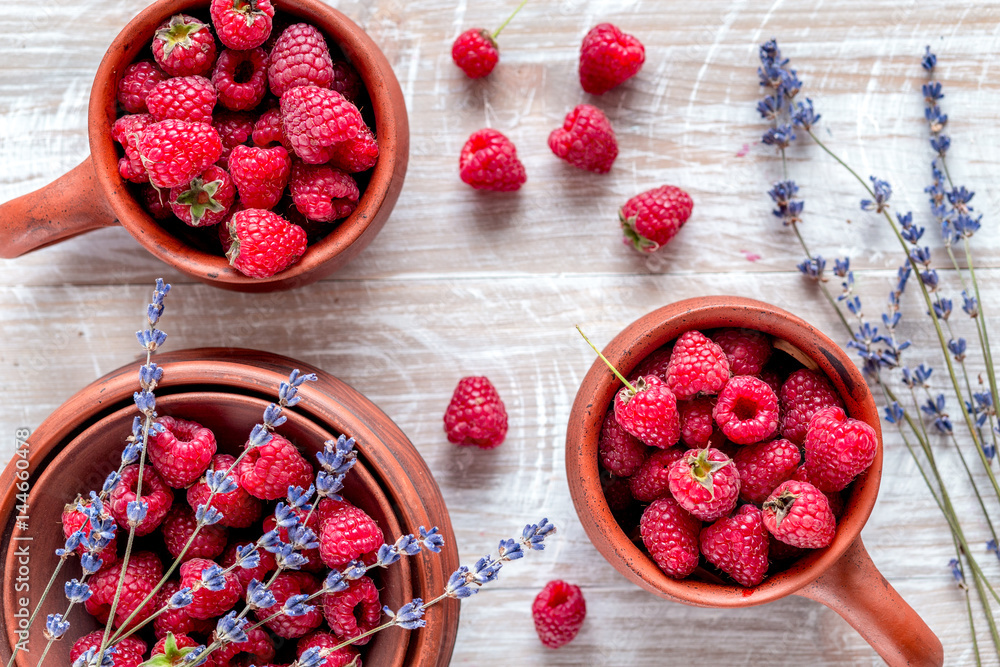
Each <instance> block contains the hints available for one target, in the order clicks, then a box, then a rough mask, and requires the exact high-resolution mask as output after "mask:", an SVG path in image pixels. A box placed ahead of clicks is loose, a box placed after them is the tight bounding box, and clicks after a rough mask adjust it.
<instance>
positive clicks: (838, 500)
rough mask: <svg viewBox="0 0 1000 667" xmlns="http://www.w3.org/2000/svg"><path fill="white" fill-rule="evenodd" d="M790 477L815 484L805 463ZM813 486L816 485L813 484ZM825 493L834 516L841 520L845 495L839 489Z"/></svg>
mask: <svg viewBox="0 0 1000 667" xmlns="http://www.w3.org/2000/svg"><path fill="white" fill-rule="evenodd" d="M789 479H794V480H796V481H798V482H809V483H810V484H813V481H812V480H811V479H809V470H808V469H807V468H806V465H805V464H804V463H803V464H802V465H800V466H799V467H798V468H796V469H795V472H793V473H792V476H791V477H789ZM813 486H816V485H815V484H813ZM823 495H824V496H826V500H827V502H829V503H830V511H831V512H833V517H834V518H835V519H837V520H838V521H839V520H840V517H842V516H844V498H843V496H841V495H840V492H838V491H831V492H829V493H827V492H826V491H824V492H823Z"/></svg>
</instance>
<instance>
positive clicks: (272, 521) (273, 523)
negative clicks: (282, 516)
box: [258, 509, 323, 581]
mask: <svg viewBox="0 0 1000 667" xmlns="http://www.w3.org/2000/svg"><path fill="white" fill-rule="evenodd" d="M291 512H292V514H294V515H295V516H296V517H298V519H299V522H300V523H301V522H304V521H305V519H306V514H307V512H306V511H304V510H301V509H293V510H291ZM308 525H309V529H310V530H312V531H313V532H314V533H316V534H317V535H319V532H320V528H321V526H322V523H321V521H320V514H319V512H318V511H313V512H312V513H311V514H309V524H308ZM263 528H264V532H265V533H266V532H268V531H271V530H275V529H277V531H278V537H280V538H281V541H282V542H285V543H286V544H287V543H288V542H289V541H290V540H289V538H288V528H284V527H279V526H278V521H277V519H276V518H275V516H274V514H271V515H269V516H267V517H265V518H264V526H263ZM258 552H260V553H262V554H263V551H261V550H260V549H258ZM299 553H301V554H302V555H303V556H305V557H306V558H307V559H308V562H307V563H306V564H305V565H303V566H302V567H301V568H300V569H302V570H305V571H307V572H319V571H321V570H322V569H323V559H322V557H321V556H320V554H319V547H315V548H313V549H302V550H301V551H299ZM270 560H272V561H273V560H274V557H273V556H272V557H271V559H270ZM271 569H274V568H273V567H272V568H271ZM258 580H259V581H264V579H263V578H261V577H258Z"/></svg>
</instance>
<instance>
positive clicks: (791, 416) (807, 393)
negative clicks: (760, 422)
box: [779, 368, 844, 445]
mask: <svg viewBox="0 0 1000 667" xmlns="http://www.w3.org/2000/svg"><path fill="white" fill-rule="evenodd" d="M779 398H780V399H781V410H782V414H781V436H782V437H784V438H788V439H789V440H791V441H792V442H794V443H795V444H796V445H801V444H802V442H803V441H804V440H805V439H806V429H807V428H808V427H809V420H810V419H812V416H813V414H815V412H816V411H817V410H819V409H820V408H825V407H829V406H836V407H838V408H843V407H844V402H843V401H841V400H840V396H839V395H837V391H836V390H835V389H834V388H833V385H831V384H830V381H829V380H828V379H826V376H824V375H823V374H822V373H819V372H817V371H812V370H809V369H807V368H802V369H799V370H797V371H795V372H794V373H792V374H791V375H789V376H788V379H786V380H785V383H784V384H783V385H781V392H780V393H779Z"/></svg>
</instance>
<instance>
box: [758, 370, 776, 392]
mask: <svg viewBox="0 0 1000 667" xmlns="http://www.w3.org/2000/svg"><path fill="white" fill-rule="evenodd" d="M757 377H759V378H760V379H761V380H763V381H764V383H765V384H767V386H768V387H770V388H771V391H773V392H774V395H775V396H777V395H778V394H779V393H781V376H780V375H778V371H776V370H773V369H770V368H765V369H764V370H762V371H761V372H760V373H757Z"/></svg>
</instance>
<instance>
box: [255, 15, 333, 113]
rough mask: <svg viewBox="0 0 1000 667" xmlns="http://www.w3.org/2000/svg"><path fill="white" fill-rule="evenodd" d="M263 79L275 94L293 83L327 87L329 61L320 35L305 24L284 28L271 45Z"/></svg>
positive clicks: (331, 64) (284, 90) (330, 75)
mask: <svg viewBox="0 0 1000 667" xmlns="http://www.w3.org/2000/svg"><path fill="white" fill-rule="evenodd" d="M267 80H268V83H269V84H270V87H271V92H272V93H274V94H275V96H277V97H283V96H284V95H285V93H286V92H288V91H289V90H291V89H292V88H295V87H296V86H319V87H320V88H329V87H330V82H331V81H333V60H332V59H331V58H330V49H329V47H327V45H326V40H324V39H323V34H322V33H321V32H320V31H319V30H317V29H316V28H314V27H313V26H311V25H309V24H307V23H296V24H294V25H290V26H288V27H287V28H285V30H284V31H282V33H281V35H280V36H279V37H278V39H277V41H276V42H275V43H274V46H273V47H272V48H271V55H270V58H269V59H268V65H267Z"/></svg>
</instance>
